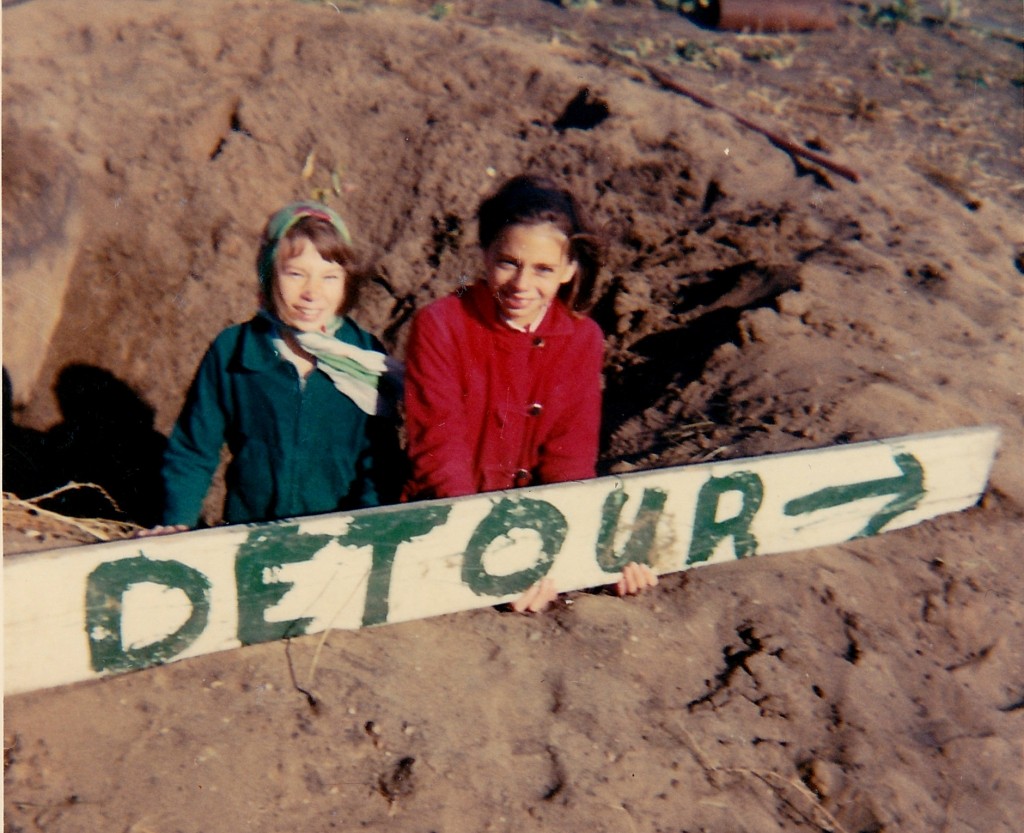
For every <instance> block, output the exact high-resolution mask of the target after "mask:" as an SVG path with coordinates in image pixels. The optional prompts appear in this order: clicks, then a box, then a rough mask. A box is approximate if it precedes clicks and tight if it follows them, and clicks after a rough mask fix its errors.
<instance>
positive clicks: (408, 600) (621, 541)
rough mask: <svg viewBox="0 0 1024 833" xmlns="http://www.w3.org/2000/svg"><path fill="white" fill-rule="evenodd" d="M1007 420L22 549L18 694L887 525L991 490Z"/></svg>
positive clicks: (15, 632)
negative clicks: (543, 584)
mask: <svg viewBox="0 0 1024 833" xmlns="http://www.w3.org/2000/svg"><path fill="white" fill-rule="evenodd" d="M997 443H998V430H997V429H995V428H989V427H982V428H966V429H958V430H953V431H948V432H943V433H936V434H921V435H915V436H908V437H901V438H898V439H891V440H883V441H877V442H866V443H857V444H854V445H845V446H833V447H831V448H825V449H819V450H812V451H801V452H794V453H789V454H776V455H769V456H765V457H756V458H751V459H744V460H729V461H722V462H716V463H707V464H701V465H693V466H681V467H676V468H668V469H659V470H654V471H648V472H638V473H633V474H627V475H623V476H619V477H603V478H598V479H595V480H589V481H583V482H575V483H561V484H557V485H552V486H536V487H532V488H527V489H521V490H516V491H512V492H495V493H491V494H484V495H475V496H472V497H464V498H455V499H451V500H436V501H426V502H422V503H411V504H404V505H399V506H387V507H379V508H376V509H366V510H361V511H357V512H350V513H338V514H330V515H319V516H315V517H308V518H299V519H296V520H290V521H277V522H274V523H267V524H252V525H247V526H230V527H218V528H215V529H208V530H199V531H195V532H185V533H180V534H177V535H169V536H163V537H156V538H143V539H133V540H125V541H115V542H111V543H106V544H95V545H91V546H85V547H75V548H70V549H63V550H54V551H51V552H42V553H26V554H23V555H13V556H8V557H7V558H5V559H4V625H5V630H4V648H5V668H4V671H5V673H4V679H5V691H6V693H7V694H12V693H16V692H24V691H31V690H33V689H38V688H45V687H49V686H57V685H62V684H65V683H72V682H76V681H79V680H87V679H91V678H96V677H100V676H103V675H108V674H113V673H118V672H123V671H130V670H137V669H142V668H146V667H149V666H153V665H158V664H162V663H166V662H171V661H175V660H179V659H184V658H186V657H194V656H199V655H201V654H206V653H210V652H212V651H222V650H225V649H228V648H234V647H238V646H240V645H246V644H254V643H258V642H266V641H269V640H274V639H281V638H285V637H289V636H297V635H300V634H308V633H316V632H320V631H323V630H325V629H328V628H359V627H363V626H367V625H376V624H382V623H387V622H401V621H405V620H409V619H417V618H422V617H426V616H434V615H438V614H442V613H451V612H454V611H459V610H468V609H470V608H476V607H484V606H488V605H494V604H497V603H500V602H503V601H508V600H511V599H513V598H515V597H516V596H518V595H519V594H520V593H521V592H522V591H523V590H524V589H526V588H527V587H529V586H530V585H531V584H532V583H533V582H534V581H536V580H537V579H538V578H540V577H541V576H544V575H548V576H550V577H551V578H552V579H553V580H554V582H555V584H556V586H557V587H558V589H559V590H560V591H567V590H577V589H580V588H584V587H593V586H597V585H601V584H608V583H610V582H612V581H614V580H615V578H616V575H617V574H618V573H619V572H620V571H621V569H622V566H623V565H624V564H625V563H627V562H629V561H638V562H646V563H649V564H651V566H652V567H653V568H654V570H655V571H656V572H658V573H669V572H674V571H677V570H685V569H688V568H690V567H694V566H699V565H702V564H713V563H718V562H723V561H730V560H733V559H737V558H747V557H750V556H754V555H766V554H768V553H777V552H785V551H790V550H797V549H804V548H808V547H816V546H822V545H825V544H834V543H838V542H841V541H846V540H849V539H851V538H858V537H864V536H868V535H874V534H876V533H879V532H883V531H888V530H891V529H898V528H900V527H906V526H910V525H911V524H915V523H919V522H920V521H923V520H925V519H927V518H931V517H934V516H935V515H939V514H942V513H944V512H954V511H957V510H960V509H964V508H966V507H968V506H972V505H973V504H974V503H976V502H977V500H978V499H979V497H980V495H981V494H982V492H983V491H984V489H985V485H986V482H987V480H988V472H989V469H990V467H991V464H992V461H993V458H994V455H995V450H996V445H997Z"/></svg>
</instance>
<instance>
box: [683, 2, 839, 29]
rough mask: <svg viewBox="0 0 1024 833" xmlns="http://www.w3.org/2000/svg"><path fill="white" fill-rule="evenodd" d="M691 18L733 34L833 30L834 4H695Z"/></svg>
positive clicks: (690, 12)
mask: <svg viewBox="0 0 1024 833" xmlns="http://www.w3.org/2000/svg"><path fill="white" fill-rule="evenodd" d="M689 15H690V17H692V18H693V19H694V20H696V21H697V22H698V23H701V24H703V25H705V26H712V27H714V28H716V29H728V30H730V31H733V32H811V31H815V30H821V29H835V28H836V7H835V3H834V2H833V0H698V2H695V3H693V4H692V8H691V10H690V11H689Z"/></svg>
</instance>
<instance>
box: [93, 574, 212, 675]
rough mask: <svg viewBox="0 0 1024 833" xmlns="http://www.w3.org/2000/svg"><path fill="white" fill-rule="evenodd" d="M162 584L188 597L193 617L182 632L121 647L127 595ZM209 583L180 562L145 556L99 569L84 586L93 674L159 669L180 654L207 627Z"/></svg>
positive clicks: (201, 575) (178, 631) (183, 627)
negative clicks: (132, 589)
mask: <svg viewBox="0 0 1024 833" xmlns="http://www.w3.org/2000/svg"><path fill="white" fill-rule="evenodd" d="M145 583H150V584H162V585H163V586H164V587H171V588H176V589H178V590H181V591H182V592H184V594H185V595H186V596H187V597H188V600H189V602H190V603H191V605H192V613H191V614H190V615H189V617H188V620H187V621H186V622H185V624H184V625H182V626H181V627H180V628H178V630H176V631H175V632H174V633H172V634H170V635H169V636H166V637H164V638H163V639H161V640H159V641H158V642H152V643H150V644H149V645H144V646H143V647H141V648H124V647H123V646H122V645H121V614H122V606H123V602H124V594H125V593H126V592H127V591H128V588H129V587H131V586H132V585H135V584H145ZM209 618H210V582H209V580H208V579H207V578H206V576H204V575H203V574H202V573H200V572H199V571H198V570H194V569H193V568H191V567H189V566H187V565H185V564H182V563H181V562H180V561H151V560H150V559H148V558H146V557H145V556H144V555H141V554H140V555H139V556H137V557H135V558H122V559H121V560H120V561H108V562H107V563H106V564H100V565H99V566H98V567H97V568H96V569H95V570H93V571H92V572H91V573H90V574H89V579H88V582H87V584H86V587H85V629H86V633H87V635H88V637H89V652H90V655H91V661H92V669H93V671H132V670H135V669H138V668H146V667H148V666H150V665H158V664H160V663H162V662H166V661H167V660H169V659H170V658H171V657H173V656H175V655H177V654H180V653H181V652H182V651H184V650H185V649H186V648H187V647H188V646H189V645H191V644H192V643H193V642H195V640H196V638H197V637H198V636H199V634H201V633H202V632H203V630H204V629H205V628H206V623H207V622H208V621H209Z"/></svg>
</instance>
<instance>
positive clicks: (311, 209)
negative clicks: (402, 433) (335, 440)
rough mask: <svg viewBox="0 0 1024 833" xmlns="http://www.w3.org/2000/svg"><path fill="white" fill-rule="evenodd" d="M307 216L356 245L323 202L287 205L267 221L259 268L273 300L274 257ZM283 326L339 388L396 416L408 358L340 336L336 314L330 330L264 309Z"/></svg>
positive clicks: (364, 407) (369, 408)
mask: <svg viewBox="0 0 1024 833" xmlns="http://www.w3.org/2000/svg"><path fill="white" fill-rule="evenodd" d="M303 217H316V218H317V219H320V220H325V221H326V222H328V223H330V224H331V225H332V226H333V227H334V229H335V230H336V231H337V232H338V234H339V235H340V236H341V239H342V240H343V241H344V242H345V244H346V245H349V246H350V245H352V237H351V235H350V234H349V231H348V228H347V227H346V226H345V222H344V221H343V220H342V219H341V217H339V216H338V214H337V213H336V212H335V211H334V210H333V209H331V208H329V207H328V206H326V205H323V204H322V203H318V202H313V201H312V200H304V201H302V202H294V203H291V204H290V205H286V206H285V207H284V208H282V209H281V210H280V211H278V212H277V213H275V214H274V215H273V216H272V217H271V218H270V220H269V222H268V223H267V229H266V232H265V233H264V236H265V241H266V243H265V245H264V246H263V247H262V249H261V254H260V258H259V261H258V263H257V264H256V269H257V272H258V274H259V279H260V286H261V287H262V288H263V293H264V297H265V298H267V300H268V303H269V301H270V299H271V298H272V297H273V296H272V293H271V285H272V283H273V279H274V269H275V266H274V261H275V258H276V256H277V247H278V244H279V243H280V242H281V240H282V239H283V238H284V236H285V235H286V234H287V233H288V232H289V231H290V230H291V229H292V228H293V227H294V226H295V224H296V223H297V222H298V221H299V220H301V219H302V218H303ZM261 314H262V315H263V316H264V317H265V318H267V319H269V320H270V321H271V322H272V323H273V324H274V326H275V327H276V328H277V330H278V331H279V332H285V331H288V332H290V333H291V334H292V335H293V336H294V337H295V340H296V341H297V342H298V343H299V345H301V347H302V349H303V350H305V351H306V352H307V353H310V354H311V355H313V356H314V357H315V358H316V368H317V370H319V371H321V372H323V373H325V374H326V375H327V376H328V378H330V380H331V381H332V382H333V383H334V387H335V388H337V389H338V391H339V392H341V393H342V394H344V395H345V396H347V397H348V398H349V399H351V400H352V401H353V402H354V403H355V404H356V406H357V407H358V408H359V409H360V410H361V411H363V412H365V413H367V414H370V415H375V416H387V417H390V416H394V415H395V413H396V412H397V403H398V400H400V399H401V398H402V385H403V382H404V375H405V371H404V368H403V366H402V363H401V362H399V361H397V360H396V359H392V358H391V357H390V356H388V355H386V354H384V353H380V352H378V351H376V350H364V349H363V348H361V347H356V346H355V345H354V344H346V343H345V342H343V341H340V340H339V339H337V338H335V337H334V334H335V333H336V332H337V331H338V330H339V329H340V328H341V326H342V324H343V323H344V319H342V318H339V317H335V318H334V319H333V320H332V322H331V323H330V324H329V325H328V327H327V332H325V333H316V332H313V333H307V332H303V331H302V330H297V329H295V328H294V327H290V326H289V325H288V324H285V323H284V322H283V321H282V320H281V319H280V318H279V317H278V316H277V315H276V314H275V313H274V312H273V311H272V310H270V309H265V310H263V312H262V313H261Z"/></svg>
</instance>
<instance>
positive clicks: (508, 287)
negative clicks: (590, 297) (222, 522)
mask: <svg viewBox="0 0 1024 833" xmlns="http://www.w3.org/2000/svg"><path fill="white" fill-rule="evenodd" d="M568 252H569V238H567V237H566V236H565V234H563V233H562V232H561V231H560V230H559V229H558V228H556V227H555V226H554V225H552V224H551V223H539V224H536V225H514V226H509V227H508V228H506V229H505V230H504V231H503V232H502V233H501V234H500V235H499V236H498V237H497V239H495V241H494V242H493V243H492V244H491V245H490V246H489V247H488V248H487V250H486V251H485V253H484V267H485V278H486V280H487V285H488V286H489V287H490V289H491V292H492V293H493V294H494V298H495V300H496V301H497V303H498V308H499V309H500V310H501V313H502V314H503V315H504V316H505V318H506V319H508V320H509V321H510V322H511V323H513V324H515V325H517V326H520V327H527V326H529V325H531V324H533V323H535V322H536V321H537V319H538V318H539V317H540V316H541V315H542V314H543V312H544V310H546V309H547V308H548V306H549V305H550V304H551V302H552V301H554V300H555V298H556V297H557V295H558V290H559V288H560V287H561V286H562V285H563V284H566V283H568V282H569V281H571V280H572V279H573V276H574V275H575V274H576V263H575V261H572V260H570V259H569V254H568Z"/></svg>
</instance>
